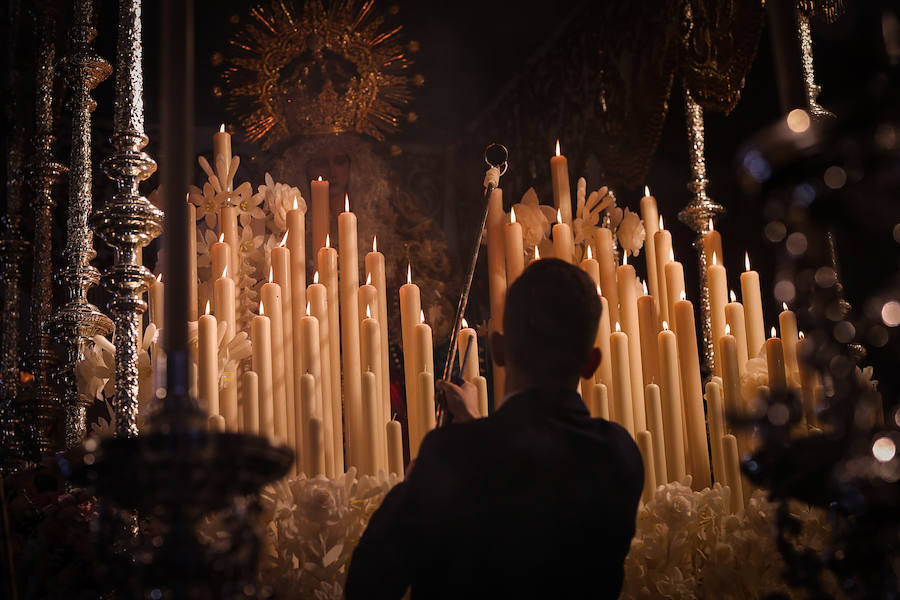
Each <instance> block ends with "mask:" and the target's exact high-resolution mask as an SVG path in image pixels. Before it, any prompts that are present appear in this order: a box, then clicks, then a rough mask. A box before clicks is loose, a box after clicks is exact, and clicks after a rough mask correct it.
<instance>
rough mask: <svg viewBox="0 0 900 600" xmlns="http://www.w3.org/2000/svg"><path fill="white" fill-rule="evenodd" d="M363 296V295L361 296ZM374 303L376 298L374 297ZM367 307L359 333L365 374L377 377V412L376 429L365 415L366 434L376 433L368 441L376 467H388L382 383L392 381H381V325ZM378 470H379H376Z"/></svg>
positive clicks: (362, 366)
mask: <svg viewBox="0 0 900 600" xmlns="http://www.w3.org/2000/svg"><path fill="white" fill-rule="evenodd" d="M363 288H372V291H373V292H374V291H375V288H373V287H372V286H371V285H364V286H362V287H360V288H359V289H360V291H362V289H363ZM360 297H361V298H362V296H360ZM372 301H373V303H374V301H375V300H374V298H373V299H372ZM364 306H365V308H361V310H363V311H365V312H364V313H363V315H364V316H365V318H364V319H363V320H362V321H361V322H360V326H359V334H360V341H361V368H362V370H363V376H365V375H366V372H367V371H369V372H371V373H372V375H373V376H374V377H375V388H374V392H375V397H374V398H373V402H374V405H373V406H372V407H371V410H376V411H377V412H376V414H374V415H373V416H372V417H371V418H372V419H374V420H375V427H374V429H373V428H372V427H371V424H370V423H369V419H370V417H366V416H365V415H363V424H364V426H365V427H368V428H369V431H368V432H367V433H366V436H367V437H368V436H370V435H374V436H375V439H373V440H369V441H368V443H370V444H372V445H373V447H374V448H375V450H376V451H377V452H378V457H377V458H376V462H377V465H376V468H386V467H387V443H386V441H385V439H384V424H385V423H387V422H388V419H385V418H384V407H383V406H382V401H381V397H382V394H381V386H382V385H390V382H382V381H381V377H380V376H381V365H382V361H381V327H380V325H379V323H378V321H377V320H375V319H373V318H372V312H371V308H370V307H371V305H370V304H365V305H364ZM365 402H366V400H365V398H363V404H364V406H363V412H364V413H365V410H366V407H365ZM376 472H377V470H376Z"/></svg>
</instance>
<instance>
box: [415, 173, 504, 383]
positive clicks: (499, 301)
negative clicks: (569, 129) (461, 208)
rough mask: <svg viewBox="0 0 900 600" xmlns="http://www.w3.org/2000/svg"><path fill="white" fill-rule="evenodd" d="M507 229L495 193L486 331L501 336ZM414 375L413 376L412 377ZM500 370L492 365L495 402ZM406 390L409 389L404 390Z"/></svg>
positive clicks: (490, 216)
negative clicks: (505, 231)
mask: <svg viewBox="0 0 900 600" xmlns="http://www.w3.org/2000/svg"><path fill="white" fill-rule="evenodd" d="M505 225H506V213H505V212H503V190H501V189H495V190H494V191H493V192H492V193H491V197H490V198H489V199H488V212H487V221H486V224H485V226H486V227H487V229H486V232H487V253H488V256H487V260H488V284H489V285H488V292H489V297H490V306H491V320H490V321H489V323H488V330H489V331H499V332H501V333H502V332H503V304H504V302H505V301H506V287H507V282H506V248H505V246H504V241H503V231H504V229H503V228H504V226H505ZM415 375H416V374H415V373H413V376H415ZM504 375H505V371H504V370H503V367H501V366H500V365H498V364H497V362H496V361H494V398H501V399H502V398H503V388H504ZM407 389H409V388H407Z"/></svg>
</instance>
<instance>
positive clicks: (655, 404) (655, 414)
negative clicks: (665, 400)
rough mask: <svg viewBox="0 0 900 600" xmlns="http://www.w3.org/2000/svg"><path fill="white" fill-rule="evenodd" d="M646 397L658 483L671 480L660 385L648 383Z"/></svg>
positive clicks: (648, 425) (648, 424) (645, 391)
mask: <svg viewBox="0 0 900 600" xmlns="http://www.w3.org/2000/svg"><path fill="white" fill-rule="evenodd" d="M644 399H645V400H646V402H647V427H649V428H650V435H651V437H652V438H653V472H654V473H655V474H656V483H657V485H659V484H662V483H668V482H669V471H668V468H667V466H666V438H665V426H664V425H663V414H662V398H661V396H660V391H659V386H658V385H657V384H655V383H650V384H647V386H646V388H645V390H644Z"/></svg>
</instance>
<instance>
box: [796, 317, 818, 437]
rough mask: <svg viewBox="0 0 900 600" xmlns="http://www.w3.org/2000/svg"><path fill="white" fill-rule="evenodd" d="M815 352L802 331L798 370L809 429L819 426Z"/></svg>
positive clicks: (798, 350) (798, 347)
mask: <svg viewBox="0 0 900 600" xmlns="http://www.w3.org/2000/svg"><path fill="white" fill-rule="evenodd" d="M813 352H814V348H813V346H812V343H811V342H810V340H808V339H806V338H805V337H804V335H803V332H802V331H801V332H799V339H798V340H797V368H798V369H799V372H800V390H801V398H802V401H803V418H804V419H805V420H806V425H807V426H809V427H815V426H816V425H817V424H818V422H817V419H816V410H815V388H816V384H817V383H818V381H817V379H818V378H817V376H816V371H815V369H814V368H813V365H812V359H813Z"/></svg>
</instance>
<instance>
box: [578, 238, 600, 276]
mask: <svg viewBox="0 0 900 600" xmlns="http://www.w3.org/2000/svg"><path fill="white" fill-rule="evenodd" d="M581 270H582V271H584V272H585V273H587V274H588V277H590V278H591V281H593V282H594V285H600V263H598V262H597V259H596V258H594V253H593V251H592V250H591V245H590V244H588V245H587V250H586V251H585V257H584V260H582V261H581Z"/></svg>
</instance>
